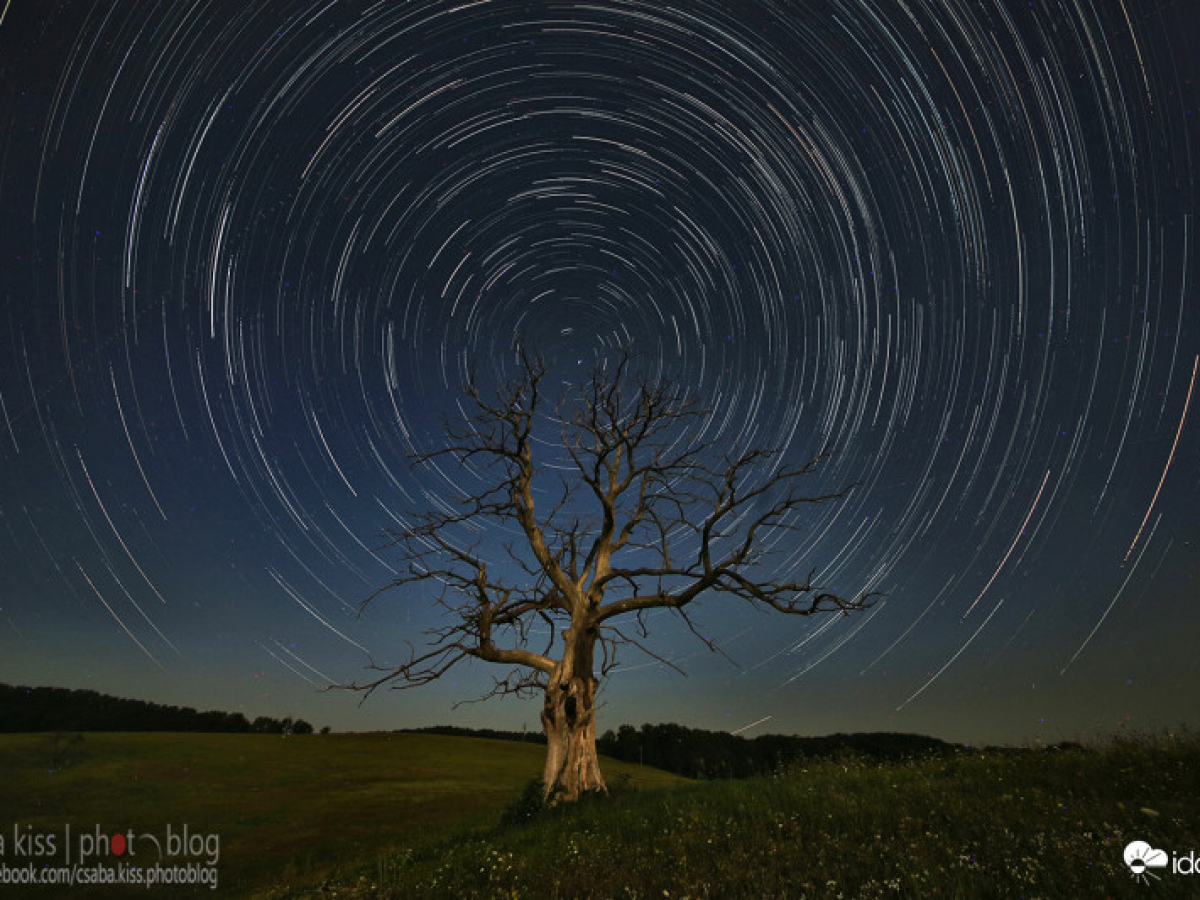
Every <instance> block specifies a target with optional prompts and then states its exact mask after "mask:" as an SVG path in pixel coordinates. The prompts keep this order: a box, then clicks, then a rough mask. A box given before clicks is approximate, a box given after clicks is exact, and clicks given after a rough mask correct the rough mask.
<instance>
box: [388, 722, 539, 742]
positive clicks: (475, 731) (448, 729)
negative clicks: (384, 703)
mask: <svg viewBox="0 0 1200 900" xmlns="http://www.w3.org/2000/svg"><path fill="white" fill-rule="evenodd" d="M396 730H397V731H398V732H401V733H404V734H445V735H448V736H450V737H475V738H491V739H492V740H494V741H522V742H524V743H527V744H544V743H546V735H545V734H543V733H542V732H540V731H499V730H497V729H495V728H461V727H459V726H458V725H424V726H422V727H420V728H398V729H396Z"/></svg>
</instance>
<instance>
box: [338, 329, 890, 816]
mask: <svg viewBox="0 0 1200 900" xmlns="http://www.w3.org/2000/svg"><path fill="white" fill-rule="evenodd" d="M517 357H518V359H519V362H520V374H519V377H517V378H516V379H515V380H514V381H511V382H509V383H507V384H505V385H504V386H502V387H501V388H499V389H498V390H497V391H496V392H495V394H494V396H491V397H489V396H485V395H484V392H483V391H482V390H481V389H480V387H479V386H478V382H477V381H476V380H475V379H474V378H472V379H471V381H470V382H469V383H468V385H467V386H466V388H465V391H466V394H467V397H468V398H469V400H470V402H471V403H472V404H473V406H474V411H473V412H472V413H470V414H469V415H468V416H467V417H466V418H465V419H464V420H463V421H461V422H456V423H450V424H447V426H446V432H447V436H448V441H447V443H446V445H445V446H443V447H442V448H441V449H439V450H437V451H435V452H433V453H429V454H425V455H422V456H419V457H417V462H418V464H419V465H420V464H424V465H433V464H435V460H437V458H439V457H450V458H452V459H453V460H454V461H455V462H456V463H457V464H458V465H460V466H463V467H466V468H467V469H468V470H472V471H474V472H476V473H478V475H480V476H481V477H483V478H485V479H488V480H487V481H486V482H485V483H486V484H487V485H489V486H487V487H484V488H483V489H481V490H479V491H477V492H475V493H469V494H468V495H467V496H464V497H463V498H462V500H461V503H460V505H459V506H458V508H453V509H444V508H438V509H432V510H429V511H425V512H422V513H419V514H417V515H415V516H414V517H413V518H412V519H411V521H412V522H413V524H411V525H410V526H409V527H407V528H405V529H403V530H401V531H397V532H392V533H391V536H392V538H393V539H394V544H395V545H397V546H399V547H400V548H401V549H402V552H403V557H404V568H403V571H402V574H400V575H399V576H398V577H397V578H396V579H395V580H394V581H393V582H391V584H389V585H387V586H386V587H384V588H383V589H381V591H379V592H376V594H375V595H373V596H372V597H371V598H368V601H367V602H368V603H369V602H370V601H371V600H372V599H374V598H375V597H377V596H378V595H379V594H380V593H382V592H383V591H386V590H389V589H391V588H405V587H413V586H416V587H429V588H432V589H434V590H435V591H436V592H437V596H436V602H437V604H438V605H439V606H440V607H442V609H443V610H444V613H445V617H446V624H445V625H444V626H442V627H440V628H437V629H434V630H432V631H431V632H430V633H429V635H428V637H429V643H428V644H427V645H426V648H425V650H424V652H417V651H416V650H412V649H411V648H410V655H409V658H408V660H407V661H406V662H404V663H402V664H400V665H396V666H390V667H375V668H376V671H382V672H384V673H385V674H383V675H382V676H381V677H379V678H378V679H376V680H374V681H370V682H368V683H365V684H361V685H358V684H355V685H351V687H354V688H356V689H360V690H365V691H367V692H368V693H369V692H371V691H374V690H375V689H376V688H379V687H381V686H383V685H385V684H389V683H390V684H391V686H392V687H415V686H418V685H423V684H428V683H430V682H432V681H435V680H437V679H439V678H441V677H442V676H443V675H445V674H446V673H447V672H448V671H449V670H450V669H451V668H452V667H454V666H455V665H457V664H458V663H460V662H463V661H464V660H470V659H479V660H483V661H485V662H489V663H496V664H498V665H501V666H506V667H508V671H507V672H506V673H505V674H504V675H503V676H501V677H497V678H496V679H495V686H494V688H493V690H492V691H491V692H490V693H489V694H488V695H487V696H494V695H497V694H517V695H536V694H538V693H541V694H543V695H544V705H543V708H542V716H541V718H542V725H543V726H544V728H545V731H546V739H547V744H548V747H547V753H546V765H545V771H544V776H543V782H544V784H545V789H546V795H547V797H548V798H549V797H551V796H552V795H558V796H561V798H562V799H566V800H574V799H576V798H578V797H579V795H580V794H581V793H584V792H587V791H603V790H605V785H604V779H603V778H602V776H601V774H600V766H599V764H598V761H597V758H596V720H595V698H596V690H597V688H598V686H599V683H600V682H599V678H603V677H604V676H606V675H607V674H608V673H609V672H610V671H611V669H612V668H613V666H614V665H615V664H616V660H617V650H618V648H620V647H622V646H629V645H632V646H635V647H637V648H638V649H640V650H641V651H643V652H645V653H647V654H649V655H650V656H651V657H653V658H655V659H657V660H659V661H660V662H662V663H664V664H666V665H672V663H670V662H669V661H668V660H666V659H663V658H662V657H660V656H658V655H657V654H655V653H654V652H653V651H652V650H650V649H649V648H648V647H647V646H646V645H645V644H644V643H643V641H644V640H645V638H646V637H647V636H648V633H647V628H646V623H645V621H644V618H643V616H644V614H645V613H646V612H647V611H649V610H656V609H666V610H671V611H673V612H674V613H676V614H677V615H678V616H679V617H681V618H682V620H683V622H684V623H686V624H687V626H688V627H689V628H691V629H692V631H693V632H695V633H696V634H697V635H699V632H698V631H696V628H695V626H694V624H693V622H692V620H691V618H690V617H689V610H688V607H689V605H690V604H692V603H693V602H694V601H696V600H697V599H698V598H699V597H701V596H702V595H704V594H727V595H731V596H732V597H734V598H736V599H737V600H741V601H745V602H747V603H750V604H753V605H755V606H758V607H761V608H764V609H768V610H776V611H778V612H781V613H788V614H792V615H803V616H807V615H812V614H813V613H818V612H823V611H842V612H849V611H850V610H855V609H862V608H865V607H866V606H867V605H869V603H870V601H871V595H870V594H865V595H863V596H862V597H860V598H858V599H855V600H850V599H844V598H842V597H840V596H838V595H837V594H834V593H830V592H828V591H824V590H821V589H819V588H817V587H816V586H815V585H814V584H813V583H812V575H811V573H810V574H809V576H808V577H805V578H796V577H788V578H784V579H781V580H778V579H763V578H756V577H755V572H756V571H757V570H758V569H759V568H760V564H761V563H762V560H763V557H764V554H765V552H766V542H767V540H768V538H770V537H772V536H774V537H778V536H779V535H778V531H779V530H780V529H793V528H795V527H796V518H797V516H796V512H797V509H798V508H799V507H801V506H802V505H804V504H811V503H824V502H826V501H828V500H833V499H836V498H839V497H842V496H844V495H845V491H844V490H839V491H835V492H833V493H825V494H819V495H815V496H814V495H806V494H804V493H802V492H801V491H800V490H799V486H798V482H799V481H800V480H801V478H802V477H803V476H805V475H808V474H809V473H811V472H812V471H813V470H814V469H815V468H816V467H817V466H818V464H819V463H820V462H821V461H822V459H823V458H824V457H825V455H826V454H821V455H818V456H817V457H816V458H814V459H811V460H808V461H807V462H804V463H803V464H801V465H794V466H788V465H786V464H784V463H783V462H782V460H780V459H779V457H778V454H776V453H774V452H772V451H769V450H761V449H760V450H750V451H748V452H743V453H740V454H738V455H735V456H729V455H721V454H719V453H717V451H716V448H714V447H713V446H712V445H710V444H705V443H700V442H696V441H688V440H686V432H687V427H686V426H687V425H688V423H689V421H692V420H697V419H699V418H700V417H702V416H703V415H705V411H704V410H703V409H701V408H700V407H699V406H698V405H697V404H696V403H694V402H693V401H692V400H691V399H689V398H687V397H686V396H684V395H682V394H681V393H680V392H679V391H677V390H676V389H675V388H674V387H673V386H672V385H671V384H670V383H668V382H666V381H663V380H654V379H650V378H648V377H645V376H643V375H640V374H638V373H637V372H636V368H637V367H636V365H635V359H634V357H633V355H632V354H631V353H630V352H628V350H626V351H623V352H622V353H621V355H620V358H619V359H618V360H617V361H616V362H615V364H614V365H612V366H611V367H610V368H609V369H608V370H605V369H604V368H600V369H597V370H596V371H595V372H594V373H593V376H592V378H591V380H590V382H589V383H588V384H586V385H584V386H583V388H582V389H581V390H579V391H578V393H577V395H576V396H575V397H569V398H567V399H566V400H565V401H562V402H560V403H559V404H558V406H557V408H554V409H551V410H549V411H547V410H545V409H544V406H545V397H544V389H545V384H544V382H545V380H546V375H547V372H548V371H549V367H548V365H547V364H546V363H545V361H544V360H543V359H542V358H540V357H537V356H533V355H530V354H529V353H527V352H526V351H524V350H523V349H522V348H520V347H518V348H517ZM548 428H550V429H553V432H557V433H556V434H552V436H553V443H548V442H547V441H545V440H544V438H542V437H539V434H541V433H543V432H545V431H546V430H547V429H548ZM554 444H557V447H558V450H557V452H558V454H559V455H558V461H559V463H560V465H558V466H557V467H554V468H553V469H552V468H551V467H550V466H548V465H547V460H545V459H542V458H541V457H542V456H543V455H544V454H545V453H546V452H547V451H548V450H553V449H554ZM553 482H556V483H553ZM548 483H549V484H548ZM505 533H507V534H508V535H509V536H510V540H509V541H508V543H507V544H504V545H503V546H502V547H499V548H498V547H497V542H496V541H495V536H496V535H499V534H505ZM497 549H501V550H502V551H503V553H502V554H500V556H499V559H496V558H495V557H496V556H497V554H496V552H495V551H496V550H497ZM489 550H490V551H492V552H491V554H490V555H489V553H488V552H487V551H489ZM709 647H710V648H712V645H711V644H709ZM533 648H537V649H533ZM597 657H599V658H597ZM597 667H598V671H597Z"/></svg>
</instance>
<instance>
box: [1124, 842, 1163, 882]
mask: <svg viewBox="0 0 1200 900" xmlns="http://www.w3.org/2000/svg"><path fill="white" fill-rule="evenodd" d="M1125 865H1127V866H1129V871H1130V873H1131V874H1132V875H1133V878H1134V880H1135V881H1143V882H1145V883H1146V884H1149V883H1150V879H1151V878H1158V877H1159V876H1157V875H1155V874H1154V873H1153V872H1151V871H1149V870H1150V869H1164V868H1166V865H1167V852H1166V851H1165V850H1155V849H1154V848H1153V847H1151V846H1150V845H1149V844H1147V843H1146V842H1145V841H1133V842H1132V843H1130V844H1129V845H1128V846H1127V847H1126V848H1125Z"/></svg>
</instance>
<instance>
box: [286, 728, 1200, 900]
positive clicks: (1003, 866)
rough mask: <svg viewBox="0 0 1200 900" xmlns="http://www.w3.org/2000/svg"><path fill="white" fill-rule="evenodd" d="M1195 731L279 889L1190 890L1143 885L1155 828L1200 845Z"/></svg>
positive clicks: (427, 853)
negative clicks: (1129, 858)
mask: <svg viewBox="0 0 1200 900" xmlns="http://www.w3.org/2000/svg"><path fill="white" fill-rule="evenodd" d="M1197 801H1200V743H1198V742H1197V741H1195V740H1187V741H1182V742H1180V741H1167V740H1163V741H1157V742H1149V741H1132V742H1131V741H1124V742H1118V743H1114V744H1113V745H1112V746H1110V747H1108V748H1105V749H1103V750H1083V749H1079V750H1061V751H1042V752H1038V753H1029V754H1004V753H995V752H993V753H973V754H970V753H964V754H962V755H959V756H957V757H952V758H941V759H930V760H924V761H918V762H912V763H906V764H889V765H878V764H873V763H867V762H862V761H853V760H847V761H842V762H830V761H824V762H819V763H809V764H807V765H804V766H798V767H797V768H796V769H795V770H794V771H793V772H791V773H790V774H788V775H786V776H783V777H780V778H775V779H760V780H755V781H743V782H709V783H698V784H691V785H688V786H684V787H678V788H674V789H670V790H657V791H641V792H637V793H632V794H628V795H624V796H620V797H617V798H612V799H610V800H607V801H600V802H592V803H585V804H581V805H580V806H579V807H578V808H575V809H568V810H562V811H559V810H555V811H552V812H551V813H549V814H546V815H544V816H543V817H541V818H540V819H537V820H534V821H533V822H531V823H530V824H528V825H524V826H519V827H515V828H508V829H494V830H492V831H490V832H488V833H485V834H476V835H463V836H459V837H457V838H455V839H453V840H443V841H441V842H432V843H429V842H427V843H424V844H413V845H410V846H408V847H406V848H403V849H400V850H398V851H396V852H394V853H392V854H390V855H389V856H386V857H384V858H382V859H380V860H379V861H377V862H375V863H373V864H370V865H366V866H364V867H362V868H361V869H360V870H359V871H358V872H356V873H351V874H349V875H346V876H343V877H342V878H340V879H335V880H333V881H330V882H325V883H323V884H320V885H314V886H312V887H310V888H308V889H305V890H292V891H280V892H279V893H278V894H277V896H280V897H309V896H337V897H342V898H356V897H376V896H381V897H404V898H408V897H455V898H458V897H487V898H492V897H505V898H525V897H528V898H553V897H589V898H600V897H640V898H649V897H654V898H664V897H691V898H698V897H820V898H823V897H848V898H849V897H855V898H858V897H865V898H873V897H885V898H890V897H906V898H937V897H962V898H977V897H978V898H990V897H996V898H1009V897H1012V898H1017V897H1045V898H1084V897H1086V898H1094V897H1136V898H1141V900H1146V898H1151V897H1152V898H1156V900H1157V898H1162V897H1196V896H1200V875H1192V876H1187V875H1180V874H1172V873H1170V872H1166V873H1163V874H1162V877H1161V880H1160V881H1157V882H1154V883H1153V884H1150V885H1144V884H1140V883H1136V882H1135V881H1134V880H1133V878H1132V876H1131V874H1130V872H1129V870H1128V869H1127V868H1126V867H1125V865H1124V863H1123V860H1122V851H1123V849H1124V847H1125V845H1126V844H1127V843H1128V842H1129V841H1132V840H1144V841H1147V842H1149V843H1150V844H1152V845H1153V846H1154V847H1156V848H1160V849H1165V850H1167V851H1168V852H1170V853H1176V854H1187V853H1189V852H1190V851H1193V850H1195V851H1200V827H1198V822H1200V811H1198V806H1197Z"/></svg>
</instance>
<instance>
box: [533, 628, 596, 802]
mask: <svg viewBox="0 0 1200 900" xmlns="http://www.w3.org/2000/svg"><path fill="white" fill-rule="evenodd" d="M576 634H578V635H579V637H580V638H581V639H578V638H576V637H575V636H574V635H576ZM594 634H595V631H594V629H587V630H582V631H581V630H579V629H575V628H573V629H571V630H570V631H568V632H567V633H566V635H565V639H566V645H567V647H566V652H565V653H564V654H563V660H562V663H561V664H560V665H559V666H558V668H557V669H556V670H555V672H554V674H553V675H552V676H551V678H550V683H549V685H548V686H547V687H546V701H545V705H544V706H543V707H542V727H543V728H544V729H545V730H546V768H545V770H544V771H543V774H542V783H543V784H544V785H545V790H546V793H545V797H546V799H547V800H550V801H552V802H554V801H557V800H568V801H571V800H578V799H579V797H580V796H581V795H583V794H586V793H589V792H595V791H607V790H608V789H607V788H606V787H605V784H604V777H603V776H602V775H601V774H600V761H599V760H598V759H597V757H596V706H595V698H596V687H597V686H598V684H599V682H598V681H597V680H596V678H595V677H594V676H593V675H592V648H593V644H594V642H595V638H594V637H592V635H594ZM589 637H590V640H589Z"/></svg>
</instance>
